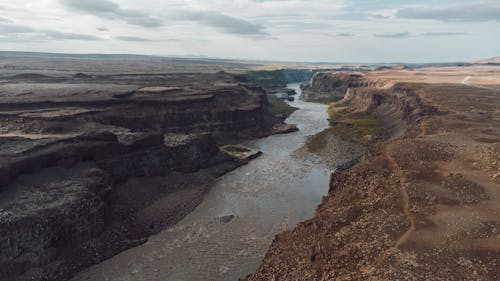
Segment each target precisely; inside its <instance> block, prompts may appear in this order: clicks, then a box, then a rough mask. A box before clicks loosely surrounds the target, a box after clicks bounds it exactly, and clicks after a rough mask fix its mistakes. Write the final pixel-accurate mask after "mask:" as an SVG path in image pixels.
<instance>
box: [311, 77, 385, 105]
mask: <svg viewBox="0 0 500 281" xmlns="http://www.w3.org/2000/svg"><path fill="white" fill-rule="evenodd" d="M382 85H383V83H382V82H381V81H378V80H370V79H367V78H366V77H365V74H363V73H360V72H333V73H330V72H320V73H316V75H314V77H313V78H312V79H311V81H310V83H309V84H308V85H306V86H305V87H304V88H303V89H302V93H303V95H304V98H305V99H307V100H317V99H322V98H323V99H326V98H329V99H332V100H335V98H341V97H343V96H344V95H345V94H346V92H347V90H348V89H350V88H362V87H377V86H382Z"/></svg>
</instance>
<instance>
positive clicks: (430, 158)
mask: <svg viewBox="0 0 500 281" xmlns="http://www.w3.org/2000/svg"><path fill="white" fill-rule="evenodd" d="M101 59H102V58H92V60H89V59H81V58H65V57H61V58H52V57H51V58H43V59H39V58H32V57H21V58H7V59H5V60H3V61H2V62H1V63H0V97H1V99H0V144H1V148H0V249H2V250H1V252H0V280H16V281H18V280H19V281H23V280H74V281H77V280H237V279H239V278H244V279H245V280H396V279H400V280H430V279H432V280H450V279H453V280H455V279H456V280H497V279H500V272H499V271H498V268H500V264H499V263H498V257H499V255H500V249H499V248H498V245H499V241H500V236H499V235H500V234H499V231H498V226H499V221H498V217H499V215H500V207H499V205H498V202H500V201H499V196H500V193H499V190H500V174H499V172H500V146H499V144H500V134H499V131H498V129H497V128H499V127H500V118H499V112H500V109H499V105H500V86H499V85H500V68H498V65H496V64H494V63H493V64H492V63H490V62H488V63H483V62H477V63H470V64H464V65H451V64H450V65H439V66H433V67H431V66H427V67H425V66H419V67H407V66H398V65H389V66H388V65H383V66H381V67H378V66H377V67H368V66H355V67H354V66H353V67H344V66H338V65H327V66H323V68H322V69H318V68H315V67H310V66H304V65H300V66H296V65H294V66H287V67H286V68H283V67H282V66H281V65H280V66H279V67H277V66H276V65H272V64H268V65H259V64H257V63H252V64H250V63H241V62H235V61H230V62H229V61H226V62H216V61H212V60H210V61H194V60H193V61H188V62H186V61H181V60H168V61H162V60H161V59H159V58H158V59H155V60H151V59H150V58H146V59H144V58H142V57H141V58H138V57H133V58H127V59H123V61H122V60H121V59H116V58H113V59H109V58H107V59H105V60H101ZM117 70H119V71H117ZM154 70H157V72H153V71H154ZM225 70H227V71H231V73H229V72H226V71H225ZM340 70H342V71H340ZM306 80H308V81H306ZM281 99H283V100H286V102H284V101H282V100H281ZM316 206H317V208H316ZM315 208H316V211H315ZM245 276H246V277H245Z"/></svg>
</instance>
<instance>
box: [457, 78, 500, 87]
mask: <svg viewBox="0 0 500 281" xmlns="http://www.w3.org/2000/svg"><path fill="white" fill-rule="evenodd" d="M471 78H472V76H466V77H465V78H464V80H462V84H463V85H466V86H469V87H473V88H478V89H485V90H492V91H500V88H494V87H487V86H480V85H475V84H472V83H470V82H469V80H470V79H471Z"/></svg>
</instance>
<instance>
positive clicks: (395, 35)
mask: <svg viewBox="0 0 500 281" xmlns="http://www.w3.org/2000/svg"><path fill="white" fill-rule="evenodd" d="M374 36H375V37H381V38H393V39H400V38H408V37H410V33H409V32H408V31H405V32H399V33H388V34H374Z"/></svg>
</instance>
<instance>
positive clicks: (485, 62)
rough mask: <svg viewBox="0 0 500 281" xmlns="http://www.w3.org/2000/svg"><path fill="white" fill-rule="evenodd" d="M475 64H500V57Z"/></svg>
mask: <svg viewBox="0 0 500 281" xmlns="http://www.w3.org/2000/svg"><path fill="white" fill-rule="evenodd" d="M475 63H478V64H500V57H493V58H489V59H484V60H478V61H476V62H475Z"/></svg>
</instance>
